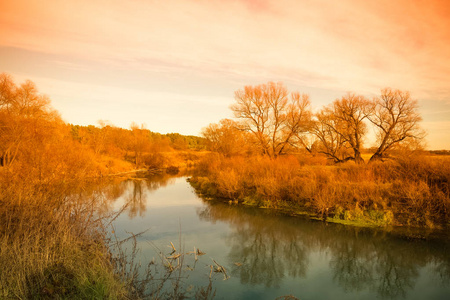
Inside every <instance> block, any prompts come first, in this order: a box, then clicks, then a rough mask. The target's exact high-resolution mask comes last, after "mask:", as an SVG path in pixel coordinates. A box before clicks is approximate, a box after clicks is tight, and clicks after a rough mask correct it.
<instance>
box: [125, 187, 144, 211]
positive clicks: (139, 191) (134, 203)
mask: <svg viewBox="0 0 450 300" xmlns="http://www.w3.org/2000/svg"><path fill="white" fill-rule="evenodd" d="M129 185H130V186H131V187H130V189H131V193H130V194H129V196H128V197H127V199H126V203H127V204H128V207H129V208H128V216H129V217H130V218H134V217H136V215H137V214H139V216H140V217H142V216H143V215H144V213H145V211H146V206H147V196H146V194H145V192H144V191H143V182H142V180H130V181H129Z"/></svg>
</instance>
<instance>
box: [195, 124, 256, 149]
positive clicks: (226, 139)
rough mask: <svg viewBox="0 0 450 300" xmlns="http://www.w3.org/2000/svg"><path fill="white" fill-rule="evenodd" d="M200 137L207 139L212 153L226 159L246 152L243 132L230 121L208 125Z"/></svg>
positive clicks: (237, 125)
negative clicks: (215, 152)
mask: <svg viewBox="0 0 450 300" xmlns="http://www.w3.org/2000/svg"><path fill="white" fill-rule="evenodd" d="M202 135H203V136H204V137H205V138H206V139H207V141H208V144H209V148H210V149H211V150H212V151H217V152H219V153H222V154H223V155H225V156H227V157H230V156H233V155H240V154H245V153H246V152H247V150H248V147H247V139H246V137H245V132H243V131H242V130H241V129H240V128H239V124H238V123H236V122H235V121H233V120H230V119H223V120H221V121H220V122H219V124H215V123H213V124H210V125H208V127H206V128H204V129H203V130H202Z"/></svg>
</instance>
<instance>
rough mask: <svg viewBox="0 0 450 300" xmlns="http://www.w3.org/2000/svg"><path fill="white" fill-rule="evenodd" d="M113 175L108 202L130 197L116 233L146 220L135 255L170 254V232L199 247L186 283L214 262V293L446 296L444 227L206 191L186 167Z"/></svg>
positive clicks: (449, 276) (136, 228) (179, 241)
mask: <svg viewBox="0 0 450 300" xmlns="http://www.w3.org/2000/svg"><path fill="white" fill-rule="evenodd" d="M119 185H120V186H118V187H117V189H118V190H120V192H118V193H116V194H117V195H118V196H117V195H116V196H115V200H113V202H111V203H110V205H109V208H108V209H110V210H116V211H117V210H120V208H121V207H122V206H123V205H124V204H127V205H128V206H127V208H126V209H125V211H123V212H122V213H121V214H120V215H119V217H118V218H117V219H116V220H115V221H114V228H115V234H116V235H117V236H118V237H119V238H126V237H128V236H130V234H129V232H133V233H138V232H141V231H144V230H147V229H148V230H147V231H146V232H145V233H143V234H142V235H140V236H139V237H138V248H139V249H140V255H139V259H140V260H141V261H142V263H143V264H145V263H148V262H149V261H151V260H155V261H157V262H158V261H160V260H161V255H160V252H163V253H164V255H165V256H166V257H167V256H169V255H170V252H171V248H169V245H170V243H171V242H172V243H173V245H174V246H175V248H177V251H178V252H180V249H181V250H182V252H183V253H188V252H190V251H193V250H194V247H196V248H198V249H200V250H201V251H202V252H204V253H205V254H204V255H202V256H199V257H198V261H197V262H195V258H194V255H192V254H189V255H186V257H185V259H184V261H183V267H182V270H183V275H182V277H183V278H182V284H183V285H184V287H185V288H187V290H190V289H191V286H193V287H194V288H193V290H195V289H197V288H198V287H200V286H207V285H208V283H209V282H210V273H211V265H213V266H217V265H216V264H215V262H217V263H218V264H219V265H221V266H223V267H225V270H226V272H227V275H229V276H230V277H229V278H228V279H227V280H224V277H225V276H224V274H223V273H216V272H212V273H211V281H212V286H213V289H215V291H216V297H215V299H276V298H277V297H280V296H285V295H293V296H295V297H297V298H299V299H302V300H305V299H333V300H336V299H420V300H423V299H450V241H449V236H448V235H446V233H443V232H440V233H435V232H434V233H430V232H425V231H421V232H411V231H408V230H404V232H400V231H399V230H395V231H391V232H387V231H385V230H376V229H365V228H357V227H351V226H343V225H339V224H327V223H323V222H320V221H315V220H309V219H307V218H306V217H305V218H302V217H291V216H286V215H283V214H281V213H279V212H276V211H272V210H268V209H257V208H249V207H243V206H236V205H228V204H226V203H218V202H212V201H206V200H202V199H201V198H200V197H199V196H197V195H196V193H195V191H194V190H193V188H192V187H191V186H190V184H189V183H188V182H187V178H186V177H164V176H163V177H155V178H154V179H150V180H139V181H132V180H129V181H125V182H122V183H120V184H119ZM412 237H415V238H412ZM417 237H419V238H417ZM213 260H214V261H215V262H214V261H213ZM161 272H162V271H161ZM162 273H163V272H162ZM188 294H189V293H188ZM191 295H193V292H192V294H191Z"/></svg>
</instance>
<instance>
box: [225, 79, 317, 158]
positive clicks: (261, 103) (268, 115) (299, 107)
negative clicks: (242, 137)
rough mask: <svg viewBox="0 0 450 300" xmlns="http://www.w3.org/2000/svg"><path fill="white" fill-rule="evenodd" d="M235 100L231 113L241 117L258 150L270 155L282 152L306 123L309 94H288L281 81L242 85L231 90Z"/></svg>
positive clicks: (308, 118)
mask: <svg viewBox="0 0 450 300" xmlns="http://www.w3.org/2000/svg"><path fill="white" fill-rule="evenodd" d="M235 100H236V103H235V104H234V105H232V106H231V109H232V110H233V112H234V115H235V116H236V117H237V118H240V119H243V123H242V126H243V129H244V130H246V131H248V132H251V133H252V135H253V137H254V139H255V141H256V143H257V145H258V147H259V148H260V150H261V152H262V153H263V154H265V155H268V156H270V157H277V156H278V155H281V154H284V153H286V151H287V149H288V148H289V146H291V145H293V141H294V140H295V138H296V137H299V136H301V133H302V132H306V131H307V127H308V126H309V125H310V120H311V113H310V110H309V105H310V103H309V97H308V96H307V95H302V94H299V93H292V94H291V95H289V93H288V91H287V89H286V87H285V86H284V85H283V84H282V83H274V82H269V83H267V84H261V85H258V86H246V87H245V88H244V89H243V90H238V91H236V92H235Z"/></svg>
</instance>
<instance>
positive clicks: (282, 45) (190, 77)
mask: <svg viewBox="0 0 450 300" xmlns="http://www.w3.org/2000/svg"><path fill="white" fill-rule="evenodd" d="M449 16H450V1H409V0H401V1H391V0H381V1H356V0H340V1H334V0H318V1H312V0H310V1H300V0H292V1H289V0H287V1H283V0H280V1H264V0H261V1H256V0H255V1H252V0H245V1H244V0H242V1H237V0H236V1H219V0H180V1H170V0H168V1H144V0H131V1H115V0H98V1H97V0H86V1H85V0H74V1H42V0H41V1H32V0H28V1H22V0H15V1H8V0H0V72H7V73H10V74H12V75H13V76H14V78H15V79H16V81H18V82H20V81H23V80H24V79H31V80H33V81H34V82H36V83H37V85H38V87H39V89H40V90H41V91H42V92H44V93H46V94H48V95H49V96H50V98H51V99H52V103H53V106H54V107H55V108H56V109H58V110H59V111H60V112H61V114H62V116H63V118H64V119H65V120H66V121H67V122H71V123H75V124H96V122H97V120H99V119H103V120H109V121H111V122H112V123H113V124H115V125H117V126H121V127H128V126H129V125H130V123H131V122H132V121H135V122H138V123H146V125H147V127H148V128H149V129H150V130H153V131H157V132H162V133H165V132H180V133H183V134H196V135H197V134H199V132H200V130H201V128H202V127H204V126H206V125H208V124H209V123H211V122H218V121H219V120H220V119H221V118H225V117H231V116H232V113H231V111H230V110H229V109H228V107H229V105H230V104H232V103H233V101H234V100H233V92H234V91H235V90H237V89H239V88H242V87H243V86H244V85H248V84H259V83H266V82H267V81H269V80H272V81H283V82H284V83H285V84H286V85H287V86H288V88H289V89H290V90H298V91H300V92H305V93H309V94H310V96H311V101H312V103H313V106H314V107H315V108H316V109H317V108H320V107H321V106H322V105H325V104H328V103H330V102H332V101H333V100H334V99H335V98H338V97H340V96H342V95H343V94H344V93H345V92H347V91H353V92H356V93H360V94H363V95H366V96H368V97H372V96H374V95H377V94H378V93H379V90H380V89H381V88H383V87H387V86H389V87H393V88H399V89H403V90H409V91H410V92H411V94H412V96H413V97H414V98H416V99H418V100H419V104H420V106H421V113H422V116H423V118H424V122H423V127H424V128H425V129H426V130H427V131H428V138H427V140H428V146H429V148H430V149H442V148H446V149H450V134H449V132H450V84H449V82H450V80H449V79H450V17H449ZM366 146H370V141H369V142H368V143H367V145H366Z"/></svg>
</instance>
